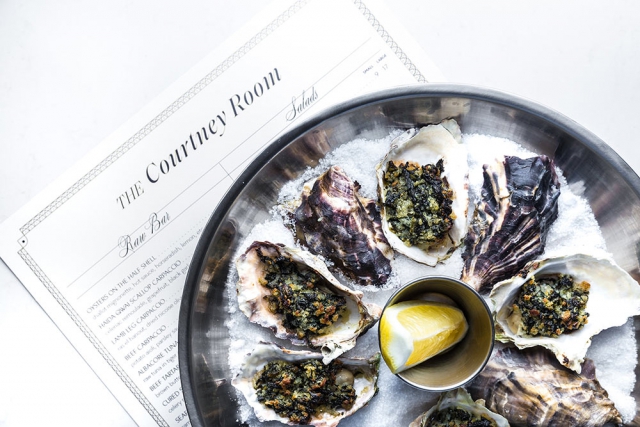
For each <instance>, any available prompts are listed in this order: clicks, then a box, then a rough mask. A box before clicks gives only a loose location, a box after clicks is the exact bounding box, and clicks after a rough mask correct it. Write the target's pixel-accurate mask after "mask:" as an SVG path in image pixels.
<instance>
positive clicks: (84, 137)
mask: <svg viewBox="0 0 640 427" xmlns="http://www.w3.org/2000/svg"><path fill="white" fill-rule="evenodd" d="M385 1H386V2H387V5H388V7H389V8H391V9H392V10H393V11H394V12H395V14H396V16H397V19H398V20H399V21H400V22H401V23H402V24H403V25H404V26H405V28H406V29H407V30H408V32H409V33H410V34H411V35H412V36H413V37H414V38H415V39H416V40H417V41H418V42H419V43H420V45H421V46H422V47H423V48H424V50H425V51H426V53H427V54H428V55H429V56H430V57H431V58H432V59H433V60H434V62H435V63H436V64H437V65H438V66H439V67H440V69H441V70H442V72H443V74H444V75H445V76H446V78H447V79H449V81H451V82H459V83H467V84H474V85H480V86H485V87H490V88H495V89H499V90H502V91H506V92H510V93H513V94H516V95H519V96H522V97H525V98H529V99H531V100H534V101H537V102H539V103H541V104H543V105H546V106H548V107H551V108H553V109H555V110H556V111H559V112H561V113H563V114H565V115H566V116H568V117H571V118H572V119H573V120H575V121H576V122H578V123H580V124H582V125H583V126H585V127H586V128H587V129H589V130H591V131H592V132H594V133H595V134H596V135H598V136H599V137H600V138H602V139H603V140H605V141H606V142H607V143H608V144H609V145H610V146H611V147H613V148H614V150H615V151H617V152H618V154H620V155H621V156H622V158H624V159H625V160H626V161H627V163H629V164H630V165H631V166H632V167H633V168H634V170H635V171H636V173H638V172H639V171H640V148H639V146H640V141H638V135H639V134H640V120H639V119H638V118H639V117H640V102H639V101H640V78H639V76H640V47H639V46H640V44H639V43H640V25H638V23H637V17H638V16H640V2H637V1H635V0H627V1H613V2H597V1H593V0H571V1H564V2H556V1H555V0H527V1H520V2H513V1H511V0H505V1H494V2H477V1H474V0H464V1H462V0H441V1H431V0H396V1H391V0H385ZM365 3H366V0H365ZM557 3H562V4H557ZM267 4H268V3H267V1H265V0H237V1H235V2H231V1H225V2H223V1H220V0H210V1H202V0H187V1H182V2H169V1H164V0H162V1H151V0H139V1H136V2H131V1H125V0H111V1H109V2H97V1H92V2H87V1H79V0H58V1H56V2H50V1H44V0H30V1H28V2H25V1H21V0H2V1H0V159H1V163H0V164H1V166H0V221H2V220H4V219H6V218H7V217H9V216H10V215H11V214H12V213H14V212H15V211H17V210H18V209H19V208H20V207H21V206H22V205H23V204H25V203H26V202H27V201H29V200H30V199H31V198H33V197H34V196H35V195H36V194H37V193H38V192H40V191H41V190H43V189H44V188H45V186H46V185H47V184H48V183H49V182H51V181H53V180H54V179H55V178H56V177H57V176H59V175H60V174H61V173H62V172H63V171H65V170H66V169H67V168H69V167H70V166H71V165H72V164H74V163H75V162H76V161H78V160H79V159H81V158H82V157H83V155H84V154H86V153H87V152H88V151H89V150H90V149H91V148H93V147H94V146H95V145H97V144H98V143H100V141H102V140H103V139H104V138H105V137H106V136H108V135H109V134H110V133H111V132H112V131H114V130H115V129H116V128H118V127H119V126H120V125H121V124H122V123H124V122H125V121H126V120H127V119H128V118H129V117H130V116H132V115H133V114H134V113H136V112H137V111H138V110H139V109H140V108H142V107H143V106H144V105H145V104H147V103H148V102H149V101H150V100H151V99H152V98H153V97H154V96H155V95H157V94H159V93H160V92H161V91H162V90H163V89H164V88H165V87H167V86H168V85H169V84H171V83H172V82H173V81H174V80H176V79H177V78H178V77H179V76H180V75H181V74H183V73H184V72H185V71H186V70H188V69H189V68H190V67H191V66H193V65H194V64H195V63H197V62H198V61H199V60H200V59H201V58H202V57H204V56H205V54H206V53H208V52H209V51H211V50H213V49H214V48H215V47H216V46H217V45H218V44H219V43H220V42H222V41H223V40H224V39H226V38H227V37H228V36H230V35H231V34H232V33H233V32H234V31H235V30H236V29H237V28H239V27H240V26H242V25H243V24H244V23H246V22H247V21H248V20H249V19H250V18H251V17H252V16H253V15H254V14H256V13H257V12H258V11H259V10H261V9H262V8H263V7H265V6H266V5H267ZM0 349H1V350H0V384H2V385H1V386H0V425H1V426H32V425H39V424H42V425H54V426H57V425H65V426H89V425H90V426H133V425H135V423H134V422H133V421H132V420H131V418H130V417H129V416H128V415H127V413H126V412H125V411H124V410H123V409H122V407H121V406H120V405H119V404H118V402H117V401H116V399H115V398H114V397H113V396H112V395H111V394H110V393H109V391H108V390H107V389H106V387H105V386H104V385H103V384H102V383H101V382H100V380H99V379H98V378H97V377H96V375H95V374H94V373H93V372H92V371H91V369H90V368H89V366H88V365H87V364H86V363H85V362H84V360H82V358H81V357H80V356H79V355H78V353H77V352H76V351H75V350H74V348H73V347H72V346H71V345H70V344H69V342H68V341H67V340H66V339H65V337H64V336H63V335H62V333H61V332H60V331H59V330H58V329H57V327H56V326H55V325H54V324H53V322H52V321H51V320H50V319H49V318H48V317H47V315H46V314H45V313H44V312H43V311H42V309H41V308H40V307H39V305H38V304H37V303H36V302H35V301H34V300H33V298H32V297H31V295H30V294H29V293H28V292H27V291H26V289H25V288H24V287H23V286H22V285H21V284H20V282H19V281H18V280H17V279H16V278H15V277H14V276H13V275H12V274H11V272H10V271H9V270H8V269H7V268H6V266H4V264H2V263H0Z"/></svg>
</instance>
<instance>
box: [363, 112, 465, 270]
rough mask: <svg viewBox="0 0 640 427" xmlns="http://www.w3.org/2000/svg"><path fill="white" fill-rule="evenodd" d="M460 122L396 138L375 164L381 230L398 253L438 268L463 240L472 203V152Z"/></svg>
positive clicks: (434, 126) (438, 125)
mask: <svg viewBox="0 0 640 427" xmlns="http://www.w3.org/2000/svg"><path fill="white" fill-rule="evenodd" d="M461 141H462V135H461V132H460V127H459V126H458V124H457V123H456V121H455V120H453V119H449V120H444V121H442V122H441V123H439V124H436V125H429V126H426V127H423V128H421V129H420V130H417V131H416V130H415V129H411V130H409V131H407V132H405V133H403V134H402V135H400V136H399V137H398V138H396V139H395V140H394V141H393V143H392V145H391V149H390V151H389V152H388V153H387V155H386V156H385V157H384V159H383V160H382V162H381V163H380V164H378V166H377V167H376V177H377V181H378V195H379V198H380V204H381V207H380V210H381V215H382V229H383V231H384V233H385V235H386V236H387V239H388V240H389V243H390V244H391V246H392V247H393V248H394V249H395V250H396V251H398V252H400V253H402V254H404V255H406V256H407V257H409V258H412V259H413V260H415V261H418V262H420V263H423V264H427V265H430V266H435V265H436V264H437V263H438V262H441V261H444V260H445V259H447V258H448V257H449V256H451V254H452V253H453V251H454V250H455V249H456V248H457V247H458V246H459V245H460V244H461V243H462V238H463V237H464V234H465V233H466V224H467V210H468V206H469V195H468V188H469V184H468V174H469V167H468V164H467V150H466V149H465V147H464V146H463V145H462V143H461Z"/></svg>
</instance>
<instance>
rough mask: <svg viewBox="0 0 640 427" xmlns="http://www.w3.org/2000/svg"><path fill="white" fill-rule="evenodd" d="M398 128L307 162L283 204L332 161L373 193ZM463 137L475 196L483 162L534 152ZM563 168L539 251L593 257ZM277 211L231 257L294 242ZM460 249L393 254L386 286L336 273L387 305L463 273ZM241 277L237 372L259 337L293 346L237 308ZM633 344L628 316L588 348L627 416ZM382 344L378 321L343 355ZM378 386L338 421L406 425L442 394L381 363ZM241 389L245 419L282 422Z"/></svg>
mask: <svg viewBox="0 0 640 427" xmlns="http://www.w3.org/2000/svg"><path fill="white" fill-rule="evenodd" d="M398 134H400V131H397V132H394V133H393V134H392V135H390V136H389V137H387V138H383V139H379V140H375V141H370V140H364V139H357V140H354V141H351V142H349V143H347V144H344V145H342V146H341V147H338V148H337V149H335V150H334V151H332V152H331V153H329V154H327V156H326V157H325V158H324V159H322V160H321V161H320V162H319V165H318V166H317V167H315V168H309V169H307V170H306V171H305V172H304V173H303V174H302V176H300V177H299V178H298V179H296V180H294V181H291V182H289V183H287V184H286V185H285V186H284V187H283V188H282V190H281V192H280V195H279V199H278V203H279V204H286V203H290V202H291V201H293V200H296V199H297V198H299V195H300V192H301V189H302V186H303V184H304V183H305V182H306V181H308V180H310V179H315V178H316V177H318V176H319V175H320V174H321V173H323V172H324V171H326V170H327V169H328V168H329V167H331V166H333V165H339V166H341V167H342V168H343V169H344V170H345V172H346V173H347V175H348V176H349V177H350V178H351V179H352V180H354V181H357V182H358V183H359V184H360V186H361V189H360V194H361V195H362V196H364V197H368V198H376V197H377V196H376V194H377V190H376V186H377V182H376V178H375V167H376V165H377V164H378V163H379V162H380V160H381V159H382V158H383V157H384V155H385V154H386V152H387V151H388V149H389V146H390V144H391V140H392V139H393V138H394V137H395V136H397V135H398ZM463 143H464V145H465V146H466V148H467V150H468V153H469V159H468V160H469V168H470V169H469V183H470V200H471V201H475V200H478V199H479V193H480V189H481V187H482V181H483V178H482V165H483V164H485V163H492V162H494V161H495V159H498V158H501V157H502V156H503V155H515V156H519V157H523V158H526V157H531V156H534V155H536V154H535V153H533V152H531V151H529V150H526V149H524V148H523V147H522V146H520V145H519V144H516V143H515V142H513V141H509V140H507V139H504V138H496V137H491V136H487V135H477V134H473V135H463ZM558 172H559V178H560V180H561V185H562V187H561V195H560V197H559V199H558V219H557V220H556V222H555V223H554V225H553V226H552V227H551V229H550V231H549V234H548V237H547V246H546V250H545V253H544V254H543V256H542V257H550V256H559V255H564V254H568V253H574V252H576V251H577V252H583V253H589V254H591V255H596V256H604V257H608V256H610V255H609V254H608V253H607V252H606V245H605V242H604V239H603V237H602V234H601V233H600V229H599V227H598V223H597V221H596V219H595V217H594V216H593V213H592V211H591V208H590V206H589V204H588V202H587V201H586V200H585V199H584V198H582V197H581V194H580V191H579V187H577V188H576V189H577V190H578V193H577V194H576V193H574V192H572V189H571V188H570V187H569V186H567V185H566V181H565V180H564V177H562V176H561V173H562V172H561V171H558ZM469 210H470V212H471V211H472V210H473V205H471V206H470V208H469ZM272 214H273V220H269V221H266V222H263V223H261V224H257V225H256V226H255V227H254V229H253V230H252V232H251V234H250V235H249V236H247V238H246V239H245V240H244V241H243V242H242V244H241V245H240V246H241V247H240V249H239V250H238V251H237V253H236V254H235V257H234V263H235V259H236V258H237V257H238V256H239V255H240V254H241V253H244V251H245V250H246V248H247V247H248V246H249V245H250V244H251V242H253V241H254V240H268V241H271V242H274V243H283V244H285V245H287V246H296V242H295V239H294V238H293V235H292V233H291V231H290V230H289V229H287V227H285V226H284V225H283V224H284V221H283V219H284V215H283V211H282V210H281V209H278V207H277V206H276V207H274V209H273V212H272ZM461 252H462V250H461V249H458V250H457V251H456V252H455V253H454V254H453V255H452V256H451V257H450V258H449V259H448V260H446V261H445V262H444V263H442V264H439V265H438V266H437V267H435V268H434V267H428V266H425V265H422V264H418V263H416V262H414V261H413V260H411V259H409V258H406V257H404V256H403V255H399V254H396V257H395V259H394V260H393V261H392V268H393V271H394V272H393V274H392V276H391V277H390V279H389V282H388V284H387V286H385V287H383V288H382V289H378V288H376V289H371V288H367V287H363V286H356V285H355V284H354V283H353V282H351V281H350V280H348V279H346V278H345V277H344V276H343V275H341V274H336V277H337V278H338V279H339V280H340V281H341V282H343V283H346V284H347V286H350V287H352V288H357V289H358V290H361V291H362V292H364V294H365V296H364V300H365V301H367V302H373V303H376V304H378V305H380V306H383V305H384V304H385V303H386V301H387V300H388V298H389V297H390V296H391V294H392V293H393V292H394V291H395V290H396V289H397V288H398V287H400V286H401V285H403V284H406V283H407V282H410V281H411V280H414V279H416V278H418V277H421V276H425V275H446V276H452V277H460V272H461V270H462V265H463V261H462V257H461ZM237 280H238V277H237V273H236V271H235V268H232V269H231V272H230V274H229V277H228V281H227V297H228V305H229V318H228V320H227V323H226V324H227V326H228V328H229V333H230V336H231V342H232V343H233V344H232V345H231V346H230V348H229V365H230V367H231V370H232V372H233V373H234V374H235V373H237V372H238V371H239V369H240V367H241V364H242V361H243V360H244V357H245V355H246V354H248V353H249V352H250V351H251V350H252V349H253V348H254V346H255V345H256V344H257V343H258V342H259V341H267V342H276V343H278V344H279V345H282V346H284V347H287V348H293V346H292V345H291V343H290V342H288V341H286V342H285V341H282V340H278V339H275V338H274V337H273V334H272V333H271V331H269V330H266V329H265V328H262V327H260V326H257V325H255V324H252V323H250V322H249V320H248V319H247V318H246V316H245V315H244V314H243V313H242V312H240V310H238V307H237V300H236V297H235V283H236V282H237ZM635 345H636V342H635V337H634V328H633V323H632V322H631V321H630V322H629V323H627V324H626V325H625V326H623V327H620V328H612V329H610V330H607V331H604V332H602V333H601V334H600V335H598V336H596V337H595V338H594V340H593V345H592V346H591V348H590V350H589V353H588V357H590V358H592V359H593V360H594V361H595V363H596V367H597V373H598V378H599V380H600V382H601V384H602V385H603V386H604V387H605V389H606V390H607V391H608V392H609V396H610V397H611V399H612V400H613V401H614V402H615V404H616V407H618V409H619V410H620V412H621V413H622V415H623V418H624V421H625V422H628V421H630V420H631V419H632V418H633V416H634V415H635V408H636V406H635V401H634V399H633V397H631V396H630V393H631V391H632V390H633V386H634V384H635V374H634V373H633V372H634V369H635V366H636V363H637V354H636V350H635ZM611 348H616V351H615V352H611V351H610V349H611ZM298 349H300V348H298ZM619 349H620V350H619ZM378 351H379V347H378V330H377V327H375V326H374V327H373V328H371V329H370V330H369V331H368V332H367V333H366V334H364V335H363V336H361V337H359V338H358V344H357V345H356V347H355V348H354V349H353V350H351V351H349V352H348V353H346V354H345V355H344V356H345V357H370V356H371V355H372V354H374V353H376V352H378ZM612 353H615V354H612ZM629 373H631V375H630V374H629ZM378 387H379V392H378V395H377V396H375V397H374V398H373V400H372V401H371V402H370V403H369V405H368V406H367V407H366V408H363V409H361V410H360V411H358V412H356V413H355V414H354V415H352V416H351V417H348V418H346V419H344V420H342V421H341V422H340V426H342V427H348V426H362V425H378V424H380V420H385V424H386V425H391V424H394V425H408V424H409V423H410V422H411V421H412V420H413V419H415V418H416V417H417V416H418V415H419V414H420V413H422V412H424V411H426V410H428V409H429V408H430V407H431V406H433V404H435V402H436V400H437V397H438V395H437V394H436V393H426V392H420V391H417V390H416V389H414V388H412V387H411V386H409V385H407V384H406V383H404V382H403V381H402V380H400V379H399V378H397V377H396V376H395V375H393V374H392V373H391V372H390V371H389V369H388V368H387V366H386V365H385V364H384V363H382V362H381V364H380V377H379V380H378ZM238 395H239V398H238V402H240V409H239V421H240V422H245V423H247V424H248V425H250V426H257V425H267V426H281V425H282V424H280V423H278V422H271V423H266V424H263V423H260V422H259V421H258V420H257V418H256V417H255V415H254V414H253V410H252V409H251V408H250V407H249V405H248V404H246V402H245V401H244V398H243V397H242V396H241V395H240V394H238ZM398 396H402V408H400V409H399V408H398Z"/></svg>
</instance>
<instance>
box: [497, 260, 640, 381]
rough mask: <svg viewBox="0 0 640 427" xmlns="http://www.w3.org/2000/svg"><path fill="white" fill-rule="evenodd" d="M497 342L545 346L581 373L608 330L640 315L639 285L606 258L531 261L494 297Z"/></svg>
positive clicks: (568, 365)
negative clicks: (592, 348) (593, 342)
mask: <svg viewBox="0 0 640 427" xmlns="http://www.w3.org/2000/svg"><path fill="white" fill-rule="evenodd" d="M490 298H491V301H492V302H493V305H494V309H495V322H496V339H498V340H500V341H502V342H509V341H511V342H513V343H514V344H515V345H516V346H517V347H519V348H527V347H534V346H541V347H545V348H547V349H549V350H551V351H552V352H553V353H554V354H555V355H556V357H557V359H558V361H559V362H560V363H561V364H562V365H564V366H566V367H568V368H570V369H573V370H574V371H576V372H580V366H581V363H582V362H583V360H584V357H585V355H586V353H587V349H588V348H589V345H590V344H591V338H592V337H593V336H594V335H596V334H598V333H600V332H601V331H603V330H604V329H607V328H611V327H614V326H620V325H623V324H624V323H625V322H626V321H627V319H628V318H629V317H631V316H637V315H640V286H639V285H638V283H637V282H636V281H635V280H634V279H633V278H632V277H631V276H630V275H629V274H628V273H627V272H626V271H624V270H622V269H621V268H620V267H618V266H617V265H615V264H614V263H613V262H611V261H609V260H607V259H601V258H594V257H591V256H588V255H583V254H575V255H569V256H563V257H558V258H551V259H545V260H542V261H532V262H530V263H528V264H527V265H526V266H525V267H524V269H523V270H522V271H521V272H520V273H519V274H518V275H516V276H514V277H513V278H511V279H508V280H505V281H502V282H500V283H498V284H496V286H495V287H494V288H493V291H492V292H491V294H490Z"/></svg>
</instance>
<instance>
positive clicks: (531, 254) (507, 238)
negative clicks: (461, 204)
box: [461, 156, 560, 293]
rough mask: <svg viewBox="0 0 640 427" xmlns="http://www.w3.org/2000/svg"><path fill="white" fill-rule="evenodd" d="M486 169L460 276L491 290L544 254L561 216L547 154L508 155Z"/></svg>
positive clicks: (482, 289)
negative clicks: (549, 234)
mask: <svg viewBox="0 0 640 427" xmlns="http://www.w3.org/2000/svg"><path fill="white" fill-rule="evenodd" d="M483 169H484V182H483V185H482V190H481V197H482V200H481V201H480V202H479V203H478V204H477V205H476V208H475V211H474V214H473V219H472V220H471V225H470V227H469V232H468V233H467V236H466V237H465V242H464V243H465V250H464V252H463V253H462V259H463V260H464V266H463V269H462V275H461V280H462V281H463V282H465V283H467V284H469V285H471V286H473V287H474V288H475V289H476V290H478V291H479V292H481V293H487V292H488V291H490V290H491V288H492V287H493V285H494V284H495V283H497V282H499V281H501V280H504V279H507V278H509V277H511V276H513V275H514V274H516V273H517V272H518V271H519V270H520V269H521V268H522V267H524V265H525V264H526V263H527V262H528V261H531V260H532V259H534V258H535V257H536V256H538V255H540V254H541V253H542V252H543V250H544V246H545V243H546V239H547V234H548V231H549V228H550V227H551V224H552V223H553V221H555V220H556V218H557V217H558V197H559V196H560V184H559V182H558V176H557V175H556V171H555V164H554V162H553V160H551V159H549V158H548V157H546V156H537V157H531V158H528V159H521V158H519V157H515V156H505V157H504V161H497V162H496V163H495V164H494V165H491V166H489V165H484V166H483Z"/></svg>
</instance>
